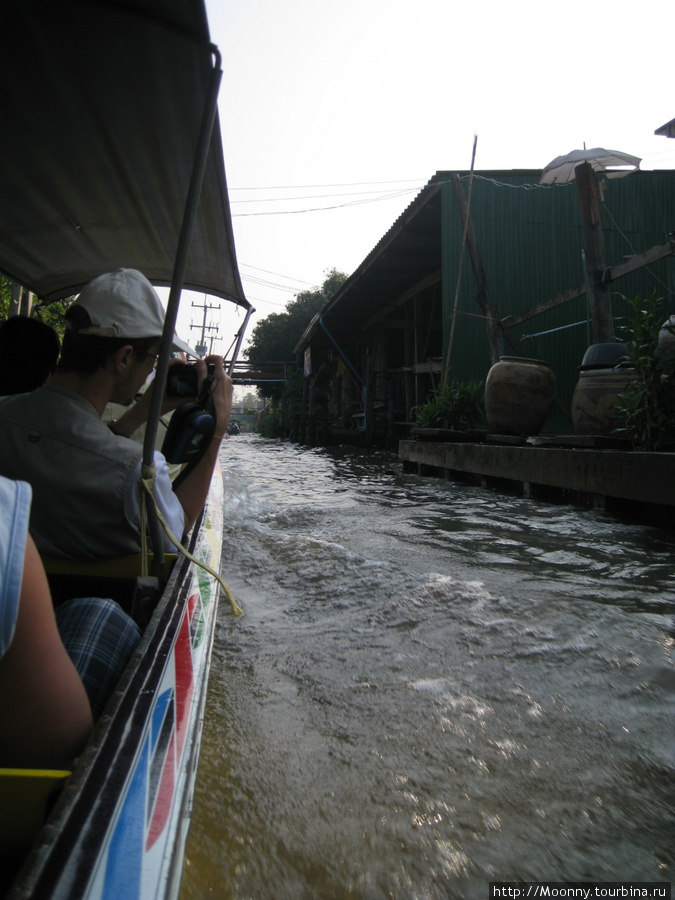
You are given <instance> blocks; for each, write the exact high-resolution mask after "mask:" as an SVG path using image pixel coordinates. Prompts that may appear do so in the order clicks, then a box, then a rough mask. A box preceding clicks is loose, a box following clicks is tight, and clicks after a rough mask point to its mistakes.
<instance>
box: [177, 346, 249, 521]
mask: <svg viewBox="0 0 675 900" xmlns="http://www.w3.org/2000/svg"><path fill="white" fill-rule="evenodd" d="M207 363H213V364H214V366H215V369H214V372H213V376H214V381H213V385H212V394H211V396H212V398H213V405H214V408H215V413H216V431H215V434H214V436H213V439H212V441H211V443H210V445H209V447H208V449H207V451H206V453H205V454H204V456H202V458H201V459H200V460H199V462H198V463H197V465H196V466H195V467H194V469H193V470H192V471H191V472H190V474H189V475H187V476H186V477H185V479H184V480H183V481H182V482H181V483H180V484H179V485H178V487H177V488H176V490H175V493H176V496H177V497H178V499H179V501H180V504H181V506H182V507H183V512H184V514H185V532H188V531H189V530H190V528H192V526H193V525H194V523H195V522H196V520H197V516H198V515H199V513H200V512H201V511H202V509H203V507H204V503H205V502H206V498H207V496H208V493H209V486H210V484H211V478H212V476H213V470H214V468H215V465H216V461H217V459H218V450H219V449H220V442H221V440H222V439H223V437H224V436H225V433H226V432H227V423H228V422H229V420H230V412H231V411H232V394H233V391H234V387H233V384H232V379H231V378H230V376H229V375H227V374H226V373H225V368H224V366H223V359H222V357H220V356H207V357H206V360H200V361H199V362H198V363H197V371H198V373H199V378H200V386H201V383H202V381H203V380H204V377H205V376H206V372H207V367H206V364H207Z"/></svg>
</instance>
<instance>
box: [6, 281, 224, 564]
mask: <svg viewBox="0 0 675 900" xmlns="http://www.w3.org/2000/svg"><path fill="white" fill-rule="evenodd" d="M163 326H164V309H163V307H162V305H161V302H160V300H159V297H158V296H157V292H156V291H155V289H154V288H153V287H152V285H151V284H150V282H149V281H148V280H147V278H145V276H144V275H142V274H141V273H140V272H138V271H136V270H135V269H118V270H117V271H115V272H111V273H107V274H105V275H101V276H99V277H98V278H95V279H94V280H93V281H92V282H90V284H88V285H87V286H86V287H85V288H84V289H83V290H82V292H81V293H80V295H79V297H78V298H77V301H76V302H75V303H74V304H73V306H71V307H70V309H69V310H68V313H67V314H66V334H65V336H64V340H63V347H62V351H61V359H60V361H59V366H58V368H57V370H56V372H55V374H54V375H53V376H52V378H51V380H50V381H49V383H48V384H47V385H46V386H44V387H42V388H38V389H37V390H36V391H33V392H31V393H29V394H17V395H14V396H10V397H2V398H0V430H1V432H2V441H0V474H2V475H5V476H6V477H8V478H15V479H21V480H23V481H27V482H29V483H30V484H31V485H32V487H33V507H32V511H31V526H30V530H31V534H32V536H33V539H34V540H35V543H36V545H37V547H38V550H39V551H40V552H41V553H42V554H43V555H47V556H57V557H65V558H71V559H101V558H107V557H113V556H121V555H125V554H128V553H136V552H138V551H139V549H140V541H141V536H140V512H139V500H138V480H139V476H140V468H141V458H142V448H141V447H140V446H139V444H137V443H136V442H134V441H131V440H129V439H128V438H127V437H126V435H129V434H131V432H132V431H133V430H134V428H135V427H137V425H138V424H140V422H139V421H138V418H139V416H141V417H142V416H143V415H147V410H148V409H149V405H150V396H151V390H148V391H146V393H145V394H144V395H143V399H142V400H140V401H139V403H137V404H136V406H135V407H134V409H133V411H130V412H129V413H128V414H127V416H125V417H123V418H122V419H120V420H119V421H118V422H117V423H112V425H111V428H109V427H108V426H106V425H105V424H104V423H103V422H102V421H101V415H102V414H103V411H104V409H105V407H106V405H107V404H108V403H109V402H114V403H122V404H124V405H128V404H130V403H131V401H132V400H133V398H134V397H135V396H136V394H137V393H138V390H139V388H140V387H141V386H142V385H143V384H144V382H145V381H146V379H147V378H148V376H149V374H150V373H151V371H152V368H153V365H154V363H155V360H156V359H157V354H158V353H159V346H160V337H161V334H162V330H163ZM174 346H175V347H176V349H178V350H184V351H188V352H191V351H190V350H189V347H187V345H185V344H183V342H182V341H179V340H178V339H176V340H175V341H174ZM207 362H211V363H213V364H214V366H215V369H214V372H213V375H214V381H213V384H212V398H213V406H214V410H215V416H216V428H215V433H214V437H213V439H212V441H211V444H210V446H209V448H208V449H207V451H206V453H205V454H204V456H203V457H202V458H201V459H200V461H199V462H198V463H197V465H196V466H195V467H194V469H193V470H192V471H190V473H189V474H188V475H187V476H186V477H185V479H184V480H183V481H182V482H181V483H180V484H179V485H178V486H177V488H176V490H175V491H174V490H173V489H172V484H171V481H170V479H169V476H168V469H167V465H166V462H165V460H164V457H163V456H162V455H161V454H159V453H158V454H156V456H155V463H156V468H157V475H156V480H155V490H156V496H157V500H158V504H159V507H160V510H161V511H162V512H163V514H164V516H165V517H166V519H167V521H168V523H169V526H170V527H171V530H172V532H173V533H174V534H176V535H177V536H179V537H180V536H181V535H183V534H184V533H185V532H187V531H188V530H189V529H190V528H191V527H192V525H193V524H194V522H195V520H196V518H197V516H198V515H199V513H200V511H201V509H202V507H203V505H204V502H205V500H206V496H207V493H208V490H209V485H210V482H211V476H212V474H213V468H214V466H215V463H216V459H217V456H218V448H219V446H220V441H221V440H222V438H223V436H224V435H225V433H226V432H227V423H228V420H229V416H230V410H231V407H232V380H231V379H230V378H229V376H228V375H226V373H225V370H224V367H223V360H222V358H221V357H208V358H207V360H199V361H198V362H197V363H196V366H197V372H198V377H199V383H200V386H201V382H202V381H203V380H204V378H205V376H206V374H207ZM178 402H180V401H176V403H174V405H177V403H178ZM168 408H171V407H170V406H169V407H168ZM165 411H166V410H165ZM125 419H127V421H126V422H125V421H124V420H125Z"/></svg>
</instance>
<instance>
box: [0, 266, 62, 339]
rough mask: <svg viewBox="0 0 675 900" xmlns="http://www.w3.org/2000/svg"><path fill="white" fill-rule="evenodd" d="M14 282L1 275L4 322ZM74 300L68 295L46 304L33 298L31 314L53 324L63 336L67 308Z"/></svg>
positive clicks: (0, 316)
mask: <svg viewBox="0 0 675 900" xmlns="http://www.w3.org/2000/svg"><path fill="white" fill-rule="evenodd" d="M12 284H13V282H12V281H11V279H9V278H7V276H6V275H0V322H4V320H5V319H7V318H8V317H9V309H10V303H11V299H12ZM74 300H75V298H74V297H66V298H65V299H64V300H55V301H54V302H53V303H49V304H46V303H43V302H42V301H41V300H37V299H36V298H33V305H32V307H31V311H30V314H31V316H32V317H33V318H36V319H41V320H42V321H43V322H45V323H46V324H47V325H51V327H52V328H53V329H54V330H55V331H56V333H57V334H58V336H59V338H62V337H63V332H64V331H65V314H66V310H67V309H68V307H69V306H70V305H71V303H73V301H74Z"/></svg>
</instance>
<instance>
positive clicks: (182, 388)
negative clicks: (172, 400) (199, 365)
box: [166, 363, 197, 400]
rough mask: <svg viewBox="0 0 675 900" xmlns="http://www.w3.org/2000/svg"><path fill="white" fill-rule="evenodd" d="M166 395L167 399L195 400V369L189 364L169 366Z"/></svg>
mask: <svg viewBox="0 0 675 900" xmlns="http://www.w3.org/2000/svg"><path fill="white" fill-rule="evenodd" d="M166 393H167V396H169V397H186V398H190V399H191V400H196V399H197V369H196V368H195V367H194V366H191V365H190V364H189V363H176V365H174V366H169V371H168V374H167V376H166Z"/></svg>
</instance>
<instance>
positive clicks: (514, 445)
mask: <svg viewBox="0 0 675 900" xmlns="http://www.w3.org/2000/svg"><path fill="white" fill-rule="evenodd" d="M425 437H426V439H422V440H419V439H418V440H403V441H401V442H400V443H399V458H400V459H401V461H402V462H403V464H404V468H405V469H406V470H407V471H417V472H418V473H419V474H427V475H440V476H443V477H448V478H455V477H456V478H459V479H462V480H469V481H471V482H472V483H475V484H480V485H483V486H485V487H490V486H496V487H499V488H502V489H507V490H516V491H518V492H520V493H522V494H523V495H524V496H527V497H533V498H536V499H542V500H550V501H554V502H565V503H571V504H576V505H581V506H592V507H594V508H599V509H607V510H608V511H612V512H622V511H623V512H626V513H627V514H629V515H632V516H637V517H639V518H641V519H643V520H644V519H646V520H648V521H651V522H653V523H654V524H658V525H659V526H666V527H675V453H642V452H637V451H631V450H626V449H624V448H623V447H622V445H621V443H620V442H612V440H611V439H608V438H606V439H602V438H599V439H596V438H585V439H584V438H583V437H579V436H575V435H546V436H541V437H537V438H522V439H521V438H504V437H501V436H496V435H495V436H493V435H489V434H488V435H485V436H482V435H481V436H480V437H479V438H478V439H474V440H471V439H466V437H465V438H459V439H452V440H443V439H442V438H443V435H442V433H441V432H435V433H433V434H429V435H425ZM429 438H431V439H429Z"/></svg>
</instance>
